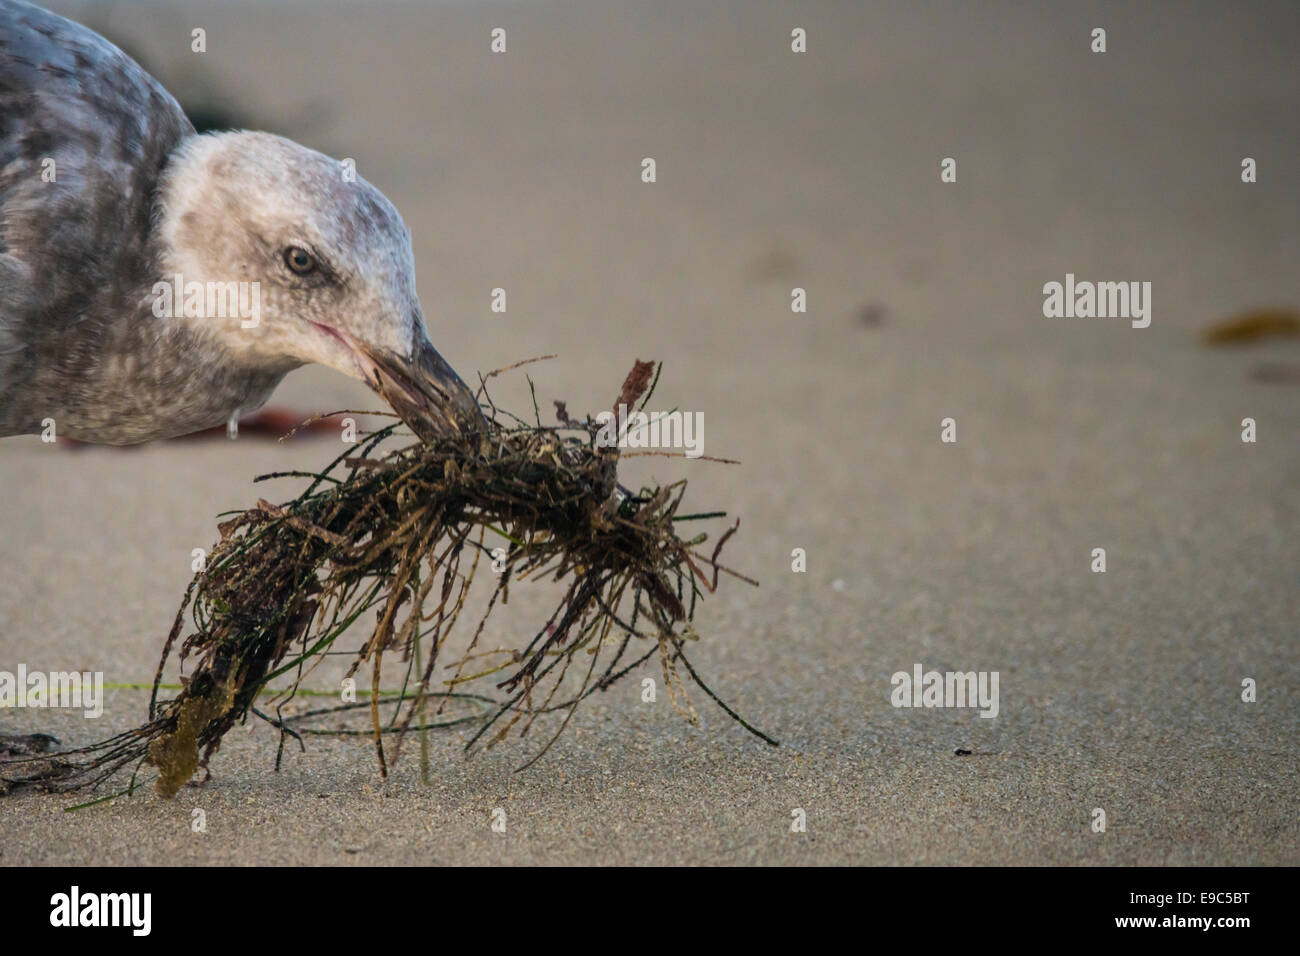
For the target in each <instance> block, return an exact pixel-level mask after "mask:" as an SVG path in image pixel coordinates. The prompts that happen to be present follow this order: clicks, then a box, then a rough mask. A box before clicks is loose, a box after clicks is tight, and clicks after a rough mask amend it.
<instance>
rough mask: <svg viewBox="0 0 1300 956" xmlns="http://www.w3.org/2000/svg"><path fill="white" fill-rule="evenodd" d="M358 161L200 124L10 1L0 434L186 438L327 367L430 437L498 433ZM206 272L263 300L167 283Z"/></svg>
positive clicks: (91, 48)
mask: <svg viewBox="0 0 1300 956" xmlns="http://www.w3.org/2000/svg"><path fill="white" fill-rule="evenodd" d="M349 173H350V171H349V170H345V169H344V167H343V166H342V164H340V163H339V162H337V161H335V160H333V159H330V158H329V157H327V156H324V155H322V154H320V153H317V152H315V151H313V150H310V149H307V148H305V147H303V146H300V145H298V144H297V143H294V142H292V141H290V140H287V139H284V138H282V137H279V136H273V135H270V134H268V133H255V132H223V133H210V134H204V135H199V134H197V133H196V132H195V130H194V127H193V126H192V125H191V124H190V122H189V120H188V119H187V118H186V117H185V114H184V112H183V111H182V110H181V108H180V106H179V105H178V104H177V102H176V101H175V100H174V99H173V98H172V97H171V95H170V94H168V93H167V91H166V90H165V89H163V87H162V86H161V85H160V84H159V83H158V82H157V81H156V80H155V79H154V78H153V77H151V76H150V75H149V74H147V73H146V72H145V71H144V70H143V69H141V68H140V67H139V66H138V65H137V64H136V63H135V62H134V61H133V60H131V59H130V58H129V57H127V56H126V54H124V53H122V51H120V50H119V49H117V48H116V47H115V46H113V45H112V44H111V43H109V42H108V41H107V40H105V39H104V38H103V37H101V36H99V35H98V34H96V33H94V32H93V31H91V30H89V29H87V28H85V27H83V26H80V25H79V24H76V23H73V22H71V21H69V20H66V19H64V18H62V17H59V16H56V15H54V14H52V13H49V12H47V11H45V10H41V9H39V8H37V7H34V6H31V5H30V4H27V3H22V2H17V0H0V436H5V435H19V434H30V433H35V432H39V431H41V430H42V428H43V425H42V423H43V422H44V421H45V420H46V419H53V420H54V423H55V429H56V433H57V434H58V435H62V436H67V437H70V438H75V439H78V440H81V441H86V442H101V443H108V444H133V443H137V442H144V441H150V440H153V439H160V438H168V437H172V436H175V435H183V434H187V433H189V432H194V431H198V430H199V429H203V428H209V427H212V426H215V425H221V424H224V423H225V422H227V421H228V420H230V419H231V418H232V417H235V416H238V415H239V414H240V413H241V412H246V411H250V410H252V409H255V408H258V407H259V406H261V405H262V404H263V403H264V402H265V401H266V400H267V398H268V397H269V396H270V394H271V392H272V391H273V390H274V389H275V387H276V385H278V384H279V382H280V380H281V379H283V378H284V376H285V375H286V374H288V372H290V371H291V370H293V369H294V368H297V367H298V366H300V365H303V364H306V363H308V362H319V363H321V364H323V365H328V366H330V367H332V368H335V369H337V370H339V371H341V372H344V373H345V374H347V375H350V376H352V377H354V378H358V379H360V380H361V381H363V382H365V383H366V384H367V385H369V386H370V387H371V388H373V389H375V390H376V391H378V392H379V393H380V394H381V395H383V396H384V397H385V398H386V399H387V400H388V401H389V402H390V403H391V404H392V405H393V406H394V408H395V410H396V411H397V412H398V413H399V414H401V415H402V417H403V418H404V419H406V420H407V421H408V423H410V424H411V425H412V427H414V428H416V430H417V431H420V432H421V433H422V434H426V435H427V434H437V433H440V432H445V431H450V430H456V429H461V428H467V427H479V425H480V424H481V421H482V419H481V417H480V414H479V410H478V405H477V404H476V403H475V401H474V398H473V396H472V395H471V393H470V392H469V390H468V389H467V388H466V387H465V385H464V383H463V382H462V381H461V380H460V379H459V378H458V377H457V375H456V373H455V372H454V371H452V369H451V367H450V366H449V365H448V364H447V363H446V362H445V361H444V360H443V359H442V357H441V356H440V355H439V354H438V352H437V351H436V350H435V349H434V347H433V345H432V344H431V343H430V342H429V339H428V336H427V334H426V332H425V325H424V316H423V314H422V312H421V310H420V302H419V299H418V298H417V296H416V293H415V279H414V261H413V257H412V253H411V235H410V232H409V231H408V230H407V228H406V226H405V224H404V223H403V222H402V218H401V216H400V215H398V212H397V210H396V209H395V208H394V207H393V205H392V203H390V202H389V201H388V200H387V199H386V198H385V197H384V195H383V194H382V193H380V192H379V190H378V189H376V188H375V187H374V186H372V185H370V184H369V183H368V182H366V181H365V180H364V179H362V178H361V177H360V176H356V175H355V174H354V173H352V174H349ZM192 283H197V284H198V285H197V286H193V288H199V289H207V288H217V289H221V288H223V287H224V288H228V289H233V288H236V287H235V286H231V285H228V284H231V283H247V285H244V286H242V287H239V288H242V289H243V290H244V292H245V294H246V297H245V300H244V302H245V304H246V305H247V304H251V303H253V302H256V303H257V306H258V307H257V309H256V311H255V313H250V311H249V310H248V309H244V310H231V309H227V308H224V307H220V302H221V301H222V300H220V298H218V300H217V303H218V306H219V307H218V308H215V309H214V308H211V304H212V302H213V301H214V300H212V299H211V298H209V297H207V296H206V295H205V296H204V297H203V303H204V305H203V307H201V308H190V309H187V308H185V304H186V303H185V302H184V301H179V300H177V297H175V296H173V295H171V294H170V291H171V290H174V289H176V288H177V287H179V288H181V289H189V288H191V287H192V286H191V284H192ZM210 284H220V285H215V286H210ZM254 284H255V285H254ZM164 289H166V290H167V291H164ZM218 295H219V296H220V293H218ZM181 298H186V297H181ZM196 302H197V300H196ZM187 312H188V313H194V312H200V313H206V314H200V315H196V314H187ZM211 313H216V314H211ZM222 313H225V314H222Z"/></svg>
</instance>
